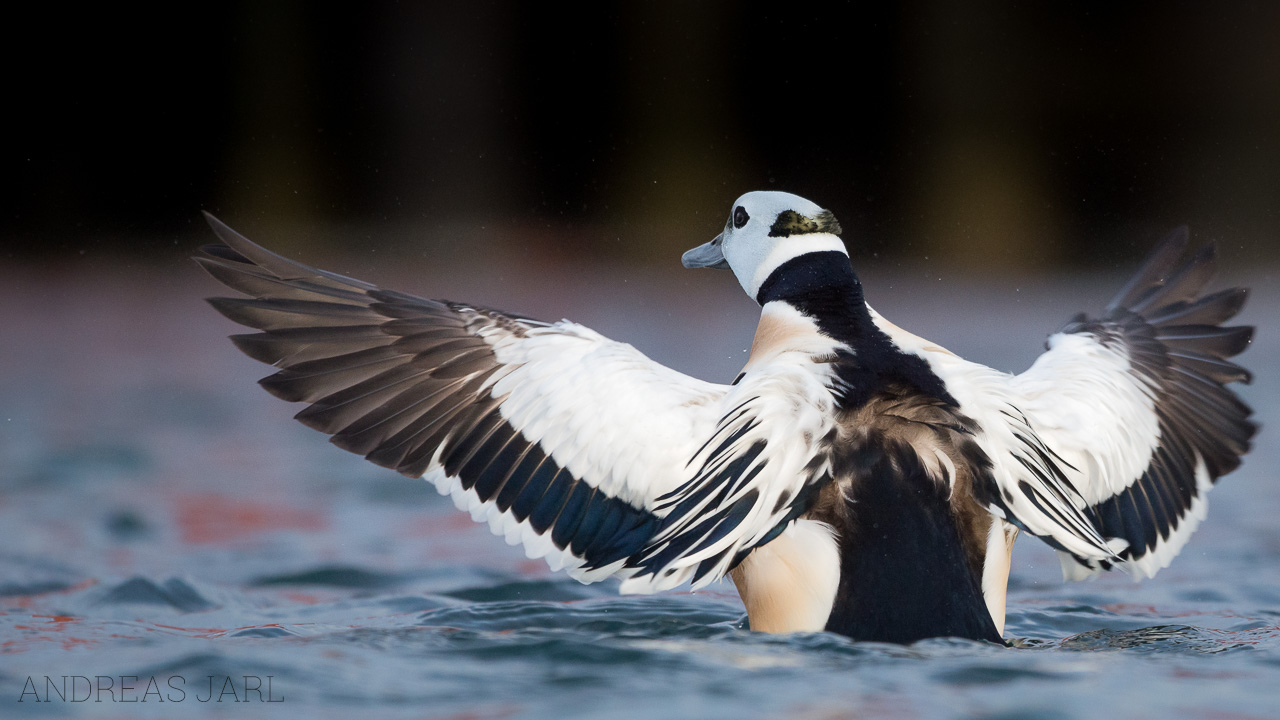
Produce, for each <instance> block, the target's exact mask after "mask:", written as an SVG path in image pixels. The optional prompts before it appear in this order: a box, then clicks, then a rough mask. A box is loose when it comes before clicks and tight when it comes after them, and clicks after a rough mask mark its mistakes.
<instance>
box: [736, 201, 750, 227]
mask: <svg viewBox="0 0 1280 720" xmlns="http://www.w3.org/2000/svg"><path fill="white" fill-rule="evenodd" d="M750 219H751V216H750V215H748V214H747V209H746V208H744V207H742V206H741V205H739V206H738V207H736V208H734V209H733V226H734V227H736V228H741V227H742V226H743V225H746V224H747V221H748V220H750Z"/></svg>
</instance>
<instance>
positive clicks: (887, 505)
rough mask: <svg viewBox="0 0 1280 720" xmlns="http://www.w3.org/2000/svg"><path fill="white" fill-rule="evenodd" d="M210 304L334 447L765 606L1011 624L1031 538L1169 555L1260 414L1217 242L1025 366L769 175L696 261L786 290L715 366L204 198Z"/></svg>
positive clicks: (1099, 556) (883, 635) (818, 622)
mask: <svg viewBox="0 0 1280 720" xmlns="http://www.w3.org/2000/svg"><path fill="white" fill-rule="evenodd" d="M206 217H207V219H208V222H209V224H210V225H211V226H212V228H213V231H214V233H215V234H216V236H217V238H218V240H219V241H220V242H218V243H215V244H210V245H207V246H205V247H203V248H201V249H200V251H199V253H198V254H197V256H196V257H195V260H196V261H197V262H198V263H199V264H200V265H201V266H202V267H203V268H204V269H205V270H206V271H207V272H208V273H209V274H210V275H212V276H213V278H214V279H216V280H217V281H219V282H220V283H222V284H223V285H225V286H226V287H227V288H230V289H231V290H233V291H236V293H237V294H238V295H237V296H236V297H215V298H211V299H210V300H209V302H210V303H211V304H212V306H213V307H214V308H215V309H216V310H217V311H218V312H220V313H221V314H222V315H224V316H225V317H227V318H229V319H230V320H232V321H234V322H236V323H238V324H240V325H243V326H247V327H248V328H252V329H253V330H255V332H252V333H246V334H238V335H233V336H232V337H231V340H232V341H233V342H234V344H235V346H236V347H238V348H239V349H240V350H241V351H243V352H244V353H245V354H247V355H249V356H250V357H252V358H254V359H256V360H259V361H261V362H264V363H267V364H269V365H271V366H273V367H274V368H275V372H274V373H273V374H271V375H269V376H267V377H265V378H263V379H262V380H261V381H260V384H261V385H262V387H263V388H264V389H266V390H267V391H268V392H269V393H271V394H272V395H275V396H276V397H279V398H281V399H283V400H286V401H289V402H293V403H302V404H304V405H305V407H303V408H302V409H301V411H300V412H298V413H297V415H296V418H297V420H299V421H300V422H302V423H303V424H304V425H307V426H308V427H311V428H314V429H316V430H318V431H320V432H322V433H325V434H327V435H329V440H330V442H332V443H333V444H334V445H337V446H338V447H339V448H342V449H344V450H347V451H350V452H353V453H356V454H358V455H361V456H363V457H365V458H367V459H368V460H370V461H372V462H373V463H376V464H377V465H380V466H383V467H386V468H389V469H392V470H395V471H398V472H399V473H401V474H403V475H405V476H408V477H411V478H425V479H426V480H428V481H429V482H431V483H432V484H433V485H434V486H435V487H436V489H437V490H438V491H439V492H440V493H441V494H444V495H448V496H449V497H450V498H452V500H453V502H454V503H455V504H456V506H457V507H458V508H459V509H460V510H462V511H464V512H467V513H470V515H471V517H472V518H473V519H474V520H475V521H477V522H482V523H487V524H488V525H489V527H490V529H491V530H492V531H493V532H494V533H495V534H497V535H500V536H502V537H503V538H505V540H506V542H507V543H509V544H511V545H521V546H523V548H524V550H525V553H526V554H527V555H528V557H530V558H544V559H545V560H546V562H547V563H548V565H549V566H550V568H551V569H552V570H557V571H564V572H567V573H568V574H569V575H570V576H572V577H573V578H576V579H577V580H579V581H581V582H584V583H591V582H597V581H601V580H604V579H606V578H616V579H617V580H618V581H619V585H618V589H619V591H620V592H622V593H627V594H647V593H654V592H659V591H666V590H671V589H674V588H679V587H681V586H688V587H689V588H690V589H692V590H698V589H700V588H704V587H706V586H708V585H709V584H711V583H714V582H716V581H718V580H721V579H723V578H726V577H728V578H730V579H731V581H732V583H733V585H734V586H735V587H736V589H737V591H738V593H739V595H740V596H741V599H742V601H743V605H744V606H745V609H746V614H747V625H748V626H749V628H750V629H751V630H753V631H762V632H772V633H790V632H823V631H825V632H831V633H836V634H840V635H844V636H847V637H849V638H852V639H854V640H861V641H879V642H890V643H911V642H915V641H917V640H922V639H927V638H934V637H956V638H965V639H970V640H977V641H987V642H991V643H1003V642H1004V639H1003V634H1004V626H1005V615H1006V591H1007V586H1008V578H1009V573H1010V565H1011V559H1012V548H1013V545H1014V542H1015V540H1016V539H1017V537H1019V535H1020V534H1021V533H1026V534H1029V535H1033V536H1035V537H1036V538H1039V539H1040V540H1041V541H1043V542H1045V543H1047V544H1048V545H1050V546H1051V547H1052V548H1053V549H1054V550H1056V551H1057V554H1058V557H1059V559H1060V561H1061V564H1062V567H1063V573H1064V577H1065V578H1066V579H1069V580H1079V579H1084V578H1088V577H1092V576H1094V575H1096V574H1098V573H1101V572H1104V571H1112V570H1119V571H1122V572H1127V573H1129V574H1130V575H1132V576H1134V577H1135V578H1137V579H1141V578H1146V577H1151V576H1154V575H1155V574H1156V573H1157V572H1158V571H1159V570H1160V569H1162V568H1164V567H1166V566H1168V565H1169V563H1170V561H1171V560H1172V559H1173V558H1174V556H1176V555H1177V554H1178V553H1179V551H1180V550H1181V549H1182V547H1183V546H1184V545H1185V543H1186V542H1187V539H1188V537H1189V536H1190V535H1191V534H1192V533H1193V532H1194V531H1195V529H1196V527H1197V526H1198V525H1199V524H1200V522H1201V521H1202V520H1203V519H1204V517H1205V513H1206V508H1207V505H1206V496H1207V494H1208V493H1209V491H1210V489H1212V487H1213V486H1214V484H1215V483H1216V482H1217V480H1218V479H1219V478H1220V477H1222V476H1223V475H1225V474H1227V473H1229V472H1231V471H1232V470H1234V469H1235V468H1236V467H1238V466H1239V464H1240V462H1241V457H1242V456H1243V455H1244V454H1245V453H1246V452H1247V451H1248V450H1249V447H1250V442H1251V439H1252V437H1253V435H1254V433H1255V431H1256V426H1255V425H1254V423H1253V422H1252V421H1251V420H1250V419H1249V418H1250V415H1251V414H1252V411H1251V410H1250V408H1249V407H1248V406H1247V405H1246V404H1245V403H1244V402H1242V401H1241V400H1240V398H1239V397H1237V396H1236V394H1235V393H1233V392H1232V390H1231V389H1230V388H1228V385H1229V384H1231V383H1234V382H1245V383H1247V382H1249V380H1250V373H1249V372H1248V371H1247V370H1245V369H1244V368H1243V367H1241V366H1240V365H1237V364H1236V363H1235V362H1233V361H1232V360H1231V358H1233V357H1234V356H1236V355H1238V354H1240V353H1241V352H1243V351H1244V350H1245V349H1246V348H1247V347H1248V345H1249V344H1250V342H1251V340H1252V337H1253V328H1252V327H1249V326H1239V325H1237V326H1231V325H1225V324H1224V323H1226V322H1227V321H1229V320H1230V319H1231V318H1232V317H1234V316H1235V315H1236V314H1237V313H1238V312H1239V311H1240V309H1241V308H1242V307H1243V305H1244V301H1245V299H1246V297H1247V294H1248V293H1247V290H1246V289H1243V288H1230V289H1226V290H1220V291H1216V292H1212V293H1207V294H1206V293H1204V288H1205V286H1206V285H1207V284H1208V282H1209V280H1210V277H1211V275H1212V274H1213V270H1214V266H1215V257H1216V251H1215V249H1214V246H1213V245H1212V244H1209V245H1205V246H1204V247H1203V248H1201V249H1200V250H1198V251H1197V252H1195V253H1192V254H1190V256H1189V257H1188V237H1189V234H1188V232H1187V230H1186V229H1185V228H1182V229H1179V230H1178V231H1176V232H1174V233H1173V234H1172V235H1171V236H1170V237H1169V238H1168V239H1167V240H1165V241H1164V242H1162V243H1160V244H1159V245H1158V246H1157V247H1156V248H1155V250H1154V251H1153V252H1152V253H1151V254H1150V256H1149V257H1148V259H1147V260H1146V261H1145V262H1144V263H1143V264H1142V265H1141V267H1140V269H1139V270H1138V272H1137V273H1136V274H1135V275H1134V276H1133V277H1132V279H1131V280H1129V282H1128V283H1127V284H1125V285H1124V286H1123V287H1122V288H1121V289H1120V291H1119V293H1118V294H1117V295H1116V296H1115V298H1114V299H1113V300H1112V301H1111V302H1110V304H1108V305H1107V306H1106V308H1105V310H1104V312H1102V313H1101V314H1100V315H1099V316H1097V317H1090V316H1088V315H1085V314H1080V315H1077V316H1076V317H1074V318H1072V319H1071V320H1069V321H1068V322H1067V323H1066V325H1065V326H1063V327H1062V328H1061V329H1060V330H1059V331H1058V332H1056V333H1054V334H1053V335H1051V336H1050V337H1049V339H1048V341H1047V342H1046V344H1045V348H1046V349H1045V352H1044V353H1043V354H1042V355H1040V356H1039V358H1038V359H1036V360H1035V362H1034V363H1033V364H1032V365H1031V367H1030V368H1029V369H1027V370H1026V371H1024V372H1022V373H1021V374H1016V375H1014V374H1009V373H1005V372H1001V371H997V370H994V369H992V368H989V367H986V366H984V365H981V364H979V363H974V362H970V361H967V360H965V359H963V358H961V357H959V356H958V355H956V354H955V353H952V352H950V351H948V350H947V349H945V348H943V347H941V346H939V345H938V344H936V343H933V342H930V341H928V340H926V339H924V338H921V337H918V336H916V335H913V334H912V333H910V332H908V331H906V330H904V329H902V328H900V327H898V326H896V325H894V324H893V323H891V322H890V321H889V320H887V319H885V318H884V317H883V316H881V315H880V314H879V313H877V312H876V311H875V310H874V309H872V307H871V306H870V305H869V304H868V303H867V300H866V298H865V296H864V290H863V286H862V284H861V282H860V280H859V278H858V276H857V274H856V273H855V271H854V268H853V265H852V263H851V261H850V259H849V253H848V250H847V248H846V245H845V243H844V241H843V240H842V239H841V235H842V230H841V227H840V224H839V222H837V220H836V218H835V216H834V215H833V214H832V213H831V212H830V211H828V210H826V209H823V208H821V207H819V206H818V205H817V204H815V203H813V202H811V201H809V200H806V199H804V198H801V197H799V196H796V195H793V194H789V193H785V192H777V191H755V192H749V193H746V194H744V195H742V196H741V197H739V198H738V199H737V200H736V201H735V202H734V203H733V205H732V209H731V211H730V213H729V217H728V219H727V221H726V223H725V225H724V229H723V231H722V232H720V233H719V234H718V235H717V236H716V237H715V238H714V239H712V240H711V241H710V242H708V243H706V244H703V245H700V246H698V247H695V248H693V249H692V250H689V251H688V252H686V253H685V254H684V256H683V258H682V263H683V265H684V266H685V267H687V268H712V269H727V270H730V271H731V272H732V274H733V275H734V276H735V278H736V279H737V281H738V283H739V284H740V285H741V286H742V289H743V290H744V291H745V292H746V294H747V296H748V297H750V298H751V299H752V300H754V301H755V302H756V303H757V304H758V305H759V306H760V308H761V310H760V320H759V324H758V327H757V328H756V331H755V335H754V337H753V339H752V342H751V349H750V354H749V356H748V359H747V361H746V363H745V366H744V367H743V369H742V372H741V373H740V374H738V375H737V376H736V377H735V378H733V379H732V381H731V382H728V383H713V382H708V381H704V380H701V379H697V378H694V377H691V376H689V375H687V374H684V373H681V372H679V371H677V370H674V369H671V368H668V367H665V366H663V365H661V364H659V363H656V362H654V361H653V360H651V359H649V358H648V357H646V356H645V355H644V354H643V353H641V352H640V351H638V350H637V349H635V348H634V347H632V346H630V345H628V344H625V343H621V342H616V341H613V340H610V339H608V338H606V337H604V336H602V335H600V334H599V333H596V332H595V331H593V330H591V329H589V328H587V327H584V326H582V325H579V324H576V323H574V322H571V321H568V320H561V321H559V322H544V321H540V320H536V319H533V318H530V317H526V316H523V315H520V314H515V313H510V312H503V311H499V310H495V309H492V308H489V307H486V306H483V305H477V304H471V303H464V302H454V301H448V300H433V299H427V298H425V297H419V296H416V295H411V294H407V293H403V292H398V291H395V290H389V289H383V288H381V287H378V286H376V285H373V284H370V283H367V282H364V281H361V280H357V279H353V278H349V277H344V276H342V275H339V274H336V273H332V272H327V271H325V270H320V269H316V268H312V267H309V266H307V265H304V264H302V263H299V262H295V261H293V260H290V259H287V258H285V257H282V256H280V255H277V254H275V253H273V252H271V251H269V250H267V249H265V248H263V247H261V246H259V245H256V244H254V243H253V242H251V241H249V240H248V239H246V238H245V237H243V236H241V235H240V234H238V233H236V232H235V231H234V230H232V229H231V228H229V227H228V226H227V225H225V224H223V223H222V222H220V221H219V220H217V219H216V218H214V217H213V216H212V215H208V214H207V213H206Z"/></svg>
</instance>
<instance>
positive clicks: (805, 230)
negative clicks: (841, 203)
mask: <svg viewBox="0 0 1280 720" xmlns="http://www.w3.org/2000/svg"><path fill="white" fill-rule="evenodd" d="M841 232H842V231H841V229H840V223H839V222H837V221H836V216H835V215H832V214H831V211H830V210H822V211H820V212H819V213H818V214H817V215H815V216H813V217H805V216H804V215H801V214H800V213H798V212H796V211H795V210H783V211H782V212H780V213H778V219H777V220H774V221H773V226H772V227H770V228H769V237H790V236H792V235H810V234H812V233H831V234H832V235H839V234H840V233H841Z"/></svg>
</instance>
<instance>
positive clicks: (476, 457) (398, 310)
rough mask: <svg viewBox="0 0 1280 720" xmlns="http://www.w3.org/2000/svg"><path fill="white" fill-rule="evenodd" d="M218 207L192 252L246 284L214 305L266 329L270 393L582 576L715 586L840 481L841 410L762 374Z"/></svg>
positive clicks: (308, 420)
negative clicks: (446, 284) (560, 316)
mask: <svg viewBox="0 0 1280 720" xmlns="http://www.w3.org/2000/svg"><path fill="white" fill-rule="evenodd" d="M208 220H209V222H210V224H211V225H212V226H213V229H214V231H215V232H216V233H217V235H218V237H219V238H220V239H221V240H222V241H223V243H225V244H222V245H209V246H206V247H205V248H202V251H201V254H200V255H199V256H197V258H196V260H197V262H199V263H200V264H201V266H203V267H204V269H205V270H207V271H208V272H209V273H210V274H211V275H212V276H213V277H214V278H215V279H217V280H219V281H220V282H222V283H223V284H225V285H227V286H228V287H230V288H232V289H234V290H237V291H240V292H242V293H244V294H246V295H249V296H250V297H248V298H212V299H211V300H210V303H211V304H212V305H213V306H214V307H215V308H216V309H217V310H218V311H219V312H221V313H222V314H223V315H225V316H226V317H228V318H229V319H231V320H233V321H235V322H237V323H240V324H242V325H247V326H249V327H252V328H256V329H258V330H260V331H261V332H258V333H253V334H247V335H235V336H232V340H233V341H234V342H235V344H236V346H237V347H239V348H240V349H241V350H242V351H244V352H245V353H246V354H248V355H249V356H250V357H253V358H255V359H257V360H260V361H262V362H265V363H269V364H271V365H274V366H275V367H276V368H278V372H276V373H275V374H274V375H271V376H269V377H266V378H264V379H263V380H262V381H261V384H262V386H263V387H264V388H265V389H266V390H268V391H269V392H271V393H272V394H274V395H276V396H277V397H280V398H283V399H285V400H289V401H293V402H304V403H307V404H308V406H307V407H306V408H304V409H303V410H302V411H301V412H299V413H298V414H297V416H296V417H297V419H298V420H299V421H301V422H302V423H304V424H306V425H307V426H309V427H312V428H315V429H317V430H320V431H321V432H324V433H327V434H329V435H331V436H332V437H331V438H330V441H331V442H333V443H334V444H335V445H337V446H338V447H341V448H343V449H345V450H349V451H351V452H354V453H358V454H360V455H363V456H364V457H366V458H368V459H369V460H371V461H372V462H375V463H377V464H379V465H382V466H385V467H388V468H393V469H395V470H397V471H399V472H401V473H402V474H405V475H408V476H411V477H419V476H425V477H426V478H427V479H429V480H431V481H432V482H433V483H435V485H436V487H437V489H438V490H439V491H440V492H441V493H444V494H449V495H450V496H451V497H452V498H453V500H454V502H455V503H456V504H457V505H458V506H459V507H460V508H462V509H465V510H468V511H469V512H470V513H471V514H472V517H473V518H474V519H476V520H478V521H487V522H488V523H489V525H490V527H491V528H492V529H493V531H494V532H495V533H497V534H500V535H503V536H505V537H506V539H507V541H508V542H509V543H511V544H515V543H517V542H520V543H523V545H524V547H525V551H526V553H527V554H528V555H529V556H530V557H546V558H547V562H548V563H549V564H550V565H551V567H552V568H554V569H560V568H564V569H566V570H567V571H568V572H569V573H570V574H571V575H573V576H574V577H576V578H577V579H579V580H582V581H583V582H592V581H595V580H599V579H603V578H605V577H608V576H611V575H617V576H620V577H622V578H626V579H627V580H626V582H624V585H623V591H624V592H652V591H654V590H661V589H667V588H671V587H675V586H677V585H680V584H681V583H683V582H686V581H690V580H692V581H693V582H694V585H695V587H697V586H701V585H705V584H707V583H709V582H711V581H713V580H715V579H718V578H719V577H721V576H723V575H724V574H725V573H726V572H728V571H729V569H731V567H732V566H734V565H735V564H736V563H737V562H738V561H739V560H740V559H741V558H742V557H743V556H745V554H746V553H747V552H749V551H750V549H751V548H753V547H755V546H757V545H759V544H762V543H764V542H768V541H769V540H771V539H772V538H773V537H774V536H776V534H777V533H779V532H781V531H782V529H784V528H785V526H786V525H787V523H789V522H790V521H791V520H792V519H794V518H795V517H797V516H798V515H799V514H800V513H802V512H803V511H804V509H805V508H806V506H807V503H808V501H809V499H810V498H811V497H812V493H813V491H814V490H815V489H817V487H819V486H820V485H821V484H822V483H823V482H826V481H827V480H829V478H830V475H829V463H827V462H826V461H825V455H824V454H823V450H822V448H823V447H825V446H824V445H823V442H822V441H823V440H825V439H829V438H828V433H829V432H830V427H829V423H830V421H829V413H822V412H820V411H819V410H818V409H817V408H813V407H796V404H795V403H791V402H788V403H786V405H787V406H786V407H785V408H780V407H776V406H777V405H779V404H780V403H779V401H778V400H777V399H776V398H773V397H771V396H770V394H769V393H768V392H767V388H762V387H761V383H753V382H751V381H750V380H749V379H748V380H744V381H743V382H740V383H739V384H738V385H736V386H726V385H716V384H712V383H707V382H703V381H701V380H697V379H695V378H692V377H689V376H686V375H683V374H681V373H678V372H676V371H674V370H671V369H669V368H666V367H664V366H662V365H659V364H658V363H655V362H653V361H652V360H650V359H649V358H647V357H645V356H644V355H643V354H641V353H640V352H639V351H637V350H635V349H634V348H632V347H631V346H630V345H626V344H624V343H617V342H614V341H611V340H609V339H607V338H605V337H603V336H601V335H599V334H598V333H595V332H594V331H592V330H590V329H588V328H585V327H582V326H580V325H577V324H574V323H571V322H568V321H561V322H558V323H545V322H540V321H537V320H533V319H530V318H526V317H522V316H518V315H513V314H510V313H503V312H498V311H495V310H490V309H487V308H482V307H478V306H474V305H467V304H461V303H453V302H447V301H437V300H426V299H422V298H418V297H414V296H412V295H406V294H403V293H398V292H393V291H388V290H382V289H380V288H378V287H376V286H374V285H371V284H369V283H365V282H362V281H359V280H354V279H351V278H347V277H343V276H341V275H336V274H333V273H329V272H325V271H323V270H318V269H315V268H311V267H307V266H305V265H302V264H299V263H295V262H293V261H291V260H288V259H286V258H283V257H281V256H279V255H276V254H274V253H271V252H269V251H267V250H265V249H263V248H261V247H259V246H258V245H255V244H254V243H252V242H250V241H249V240H247V239H245V238H244V237H242V236H240V235H239V234H237V233H236V232H235V231H233V230H231V229H230V228H228V227H227V226H225V225H223V224H222V223H221V222H219V221H217V220H216V219H215V218H213V217H212V216H208ZM821 397H829V396H828V395H826V394H825V393H816V394H815V398H821ZM797 428H799V429H800V431H801V432H802V434H803V437H805V438H810V439H811V440H809V441H806V442H798V441H797V440H795V438H796V437H798V436H799V435H798V434H797V432H796V429H797ZM814 438H816V440H814Z"/></svg>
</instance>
